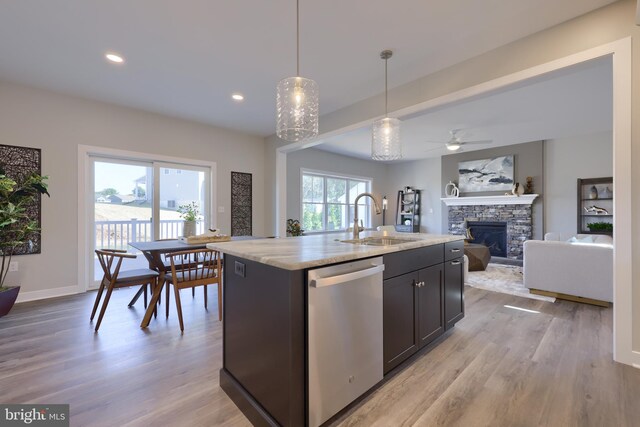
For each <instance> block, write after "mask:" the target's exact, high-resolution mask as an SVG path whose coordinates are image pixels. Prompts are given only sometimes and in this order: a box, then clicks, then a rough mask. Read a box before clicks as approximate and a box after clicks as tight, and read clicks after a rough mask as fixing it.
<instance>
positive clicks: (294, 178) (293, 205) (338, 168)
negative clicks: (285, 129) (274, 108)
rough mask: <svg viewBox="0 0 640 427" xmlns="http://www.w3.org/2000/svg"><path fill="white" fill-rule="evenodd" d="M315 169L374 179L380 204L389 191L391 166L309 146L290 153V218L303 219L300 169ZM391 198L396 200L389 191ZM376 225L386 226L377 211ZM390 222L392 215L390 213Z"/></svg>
mask: <svg viewBox="0 0 640 427" xmlns="http://www.w3.org/2000/svg"><path fill="white" fill-rule="evenodd" d="M301 168H304V169H313V170H318V171H323V172H333V173H336V174H340V175H347V176H357V177H363V178H371V180H372V182H371V193H372V194H373V195H374V196H375V198H376V200H377V201H378V203H379V204H381V203H382V196H383V195H385V191H386V190H387V187H386V182H387V165H386V164H384V163H379V162H374V161H373V160H363V159H356V158H353V157H347V156H342V155H339V154H335V153H329V152H327V151H322V150H317V149H315V148H308V149H306V150H300V151H296V152H293V153H289V154H288V155H287V218H294V219H300V218H301V216H302V215H301V212H300V208H301V201H300V185H301V184H300V169H301ZM387 198H389V199H392V198H393V196H392V197H389V195H388V194H387ZM371 220H372V221H371V223H372V226H373V227H377V226H378V225H382V215H376V214H375V211H373V215H372V218H371ZM387 223H389V217H388V216H387Z"/></svg>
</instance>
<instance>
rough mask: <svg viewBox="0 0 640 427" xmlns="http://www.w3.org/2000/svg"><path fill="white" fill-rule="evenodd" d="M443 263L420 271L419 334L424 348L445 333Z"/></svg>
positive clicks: (420, 343) (420, 342)
mask: <svg viewBox="0 0 640 427" xmlns="http://www.w3.org/2000/svg"><path fill="white" fill-rule="evenodd" d="M442 273H443V269H442V264H438V265H434V266H432V267H429V268H424V269H422V270H420V271H419V272H418V276H419V279H418V280H419V282H418V283H419V285H420V286H418V287H417V291H418V292H417V293H418V296H417V301H418V316H417V319H418V328H417V329H418V334H419V341H418V342H419V347H420V348H422V347H424V346H425V345H427V344H429V343H430V342H431V341H433V340H434V339H436V338H437V337H439V336H440V335H442V334H443V333H444V316H443V314H444V313H443V312H442V301H443V292H444V283H443V280H442V279H443V277H442Z"/></svg>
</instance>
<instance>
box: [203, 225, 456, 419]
mask: <svg viewBox="0 0 640 427" xmlns="http://www.w3.org/2000/svg"><path fill="white" fill-rule="evenodd" d="M350 239H351V237H350V235H348V234H347V233H341V234H340V233H339V234H323V235H313V236H304V237H294V238H283V239H258V240H246V241H238V242H225V243H212V244H209V245H207V246H208V247H209V248H211V249H216V250H219V251H221V252H223V253H224V280H223V281H224V291H223V301H224V303H223V310H224V311H223V319H224V323H223V368H222V369H221V370H220V385H221V387H222V388H223V390H224V391H225V392H226V393H227V394H228V395H229V396H230V397H231V399H232V400H233V401H234V402H235V403H236V405H237V406H238V407H239V408H240V409H241V410H242V411H243V413H244V414H245V415H246V416H247V418H249V420H250V421H251V422H252V423H253V424H254V425H282V426H304V425H312V426H316V425H319V424H321V423H323V422H325V421H326V420H327V419H329V418H330V416H332V415H334V414H335V413H336V412H338V411H340V410H341V409H342V408H344V406H346V405H348V404H349V403H350V402H351V401H352V400H354V399H355V398H357V396H359V395H360V394H362V393H364V392H366V391H367V390H368V389H369V388H371V387H372V386H374V385H375V384H376V383H377V382H379V380H382V378H383V375H387V374H388V373H389V372H390V371H392V370H393V369H394V368H395V367H397V366H399V365H400V364H402V363H403V362H405V361H406V360H407V359H408V358H409V357H411V356H412V355H414V354H415V353H416V352H418V351H419V350H421V349H422V348H424V347H425V346H427V345H428V344H430V343H432V342H433V341H434V340H435V339H436V338H438V337H440V336H441V335H442V334H443V333H444V332H445V331H446V330H447V329H450V328H451V327H453V325H454V324H455V323H456V322H457V321H458V320H460V319H461V318H462V317H463V316H464V301H463V289H464V284H463V271H462V269H463V262H462V255H463V240H462V237H461V236H450V235H430V234H406V233H398V234H395V233H394V234H389V233H379V232H365V233H362V235H361V240H360V241H359V242H356V243H354V242H348V241H349V240H350ZM345 241H347V242H345ZM361 243H366V244H361ZM364 264H366V266H367V269H366V270H367V271H371V273H368V272H365V270H363V269H362V267H360V266H361V265H364ZM329 269H334V270H335V271H338V272H339V273H340V274H339V277H342V278H350V279H353V280H351V281H349V282H341V283H338V284H337V285H336V282H335V280H334V279H333V278H332V277H325V276H326V274H325V276H323V273H321V272H324V271H329ZM374 273H375V274H374ZM365 274H366V275H367V276H370V277H368V278H366V279H364V278H362V277H364V275H365ZM335 277H338V276H335ZM355 284H358V285H357V286H358V287H356V285H355ZM333 285H336V286H333ZM349 289H351V290H349ZM358 289H361V290H358ZM365 289H366V290H367V291H366V292H364V290H365ZM328 292H331V294H329V293H328ZM339 292H343V293H339ZM322 295H330V296H328V297H323V296H322ZM359 300H360V302H359V307H357V306H355V305H348V304H358V301H359ZM350 301H351V302H350ZM354 313H355V314H354ZM331 325H333V327H334V329H331ZM336 327H337V328H338V329H336ZM336 331H337V332H336ZM372 331H375V333H373V332H372ZM327 343H331V345H330V348H328V345H327ZM351 347H354V348H351ZM356 347H357V348H356ZM352 350H353V351H352ZM327 355H328V356H329V357H327ZM327 359H331V363H330V364H329V366H328V368H327V363H326V361H327ZM350 359H353V360H351V362H349V360H350ZM354 360H355V364H356V365H358V366H356V367H355V368H353V365H354ZM349 363H351V365H349ZM343 365H344V366H343ZM359 365H362V366H359ZM327 369H328V370H327ZM349 369H354V371H353V373H352V372H351V371H349ZM359 369H360V370H359ZM365 370H366V371H368V373H367V372H364V371H365ZM372 370H373V371H376V372H375V373H376V375H378V376H377V377H375V376H374V377H371V376H370V375H369V374H370V373H371V371H372ZM365 377H369V378H370V379H369V380H368V381H369V382H368V383H366V382H364V378H365ZM371 378H373V379H371ZM335 396H337V397H340V398H341V399H342V400H339V399H338V400H337V401H335V400H336V399H335V398H334V397H335ZM329 397H330V398H329ZM345 399H346V400H345Z"/></svg>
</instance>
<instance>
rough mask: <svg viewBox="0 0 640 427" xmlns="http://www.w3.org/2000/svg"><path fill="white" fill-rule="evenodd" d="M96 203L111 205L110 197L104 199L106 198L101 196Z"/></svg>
mask: <svg viewBox="0 0 640 427" xmlns="http://www.w3.org/2000/svg"><path fill="white" fill-rule="evenodd" d="M96 202H98V203H111V200H109V198H108V197H104V196H100V197H98V198H97V199H96Z"/></svg>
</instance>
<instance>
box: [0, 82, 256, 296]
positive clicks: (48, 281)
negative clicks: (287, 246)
mask: <svg viewBox="0 0 640 427" xmlns="http://www.w3.org/2000/svg"><path fill="white" fill-rule="evenodd" d="M0 144H8V145H18V146H26V147H36V148H41V149H42V172H43V174H45V175H49V177H50V179H49V183H50V188H49V190H50V191H49V192H50V193H51V198H50V199H49V198H46V197H45V198H43V202H42V227H43V231H42V253H41V254H38V255H25V256H20V257H18V258H17V259H16V260H17V261H19V264H20V271H19V272H18V273H16V274H12V275H10V276H9V277H8V279H7V280H8V282H7V284H9V285H11V284H16V285H17V284H19V285H21V286H22V289H21V295H22V299H24V298H25V296H26V297H29V295H28V294H27V293H29V292H35V293H33V294H31V297H45V296H52V295H56V294H63V293H69V292H70V291H73V289H74V288H75V287H77V285H78V278H77V277H76V276H77V272H78V265H77V264H78V261H77V258H78V257H77V251H78V245H77V241H78V237H77V236H78V226H77V224H78V213H77V212H78V207H77V206H78V196H77V188H78V182H77V180H78V167H77V163H78V162H77V153H78V145H79V144H82V145H92V146H101V147H110V148H117V149H121V150H129V151H137V152H144V153H157V154H160V155H164V156H176V157H181V158H192V159H201V160H207V161H214V162H217V180H216V181H217V182H216V184H217V185H216V187H217V188H216V191H217V201H218V206H224V207H225V208H226V209H225V213H224V214H217V215H218V217H217V224H218V226H219V227H220V228H221V229H222V231H223V232H229V230H230V203H231V195H230V192H231V183H230V175H231V171H239V172H249V173H253V174H254V177H253V186H254V190H253V197H254V198H253V220H254V234H256V235H262V234H263V233H264V224H263V216H262V210H263V207H264V140H263V139H262V138H258V137H253V136H248V135H244V134H241V133H239V132H234V131H229V130H225V129H220V128H215V127H212V126H207V125H204V124H199V123H194V122H189V121H185V120H180V119H174V118H170V117H166V116H162V115H158V114H152V113H147V112H143V111H140V110H135V109H130V108H124V107H118V106H114V105H110V104H105V103H100V102H94V101H89V100H83V99H80V98H75V97H71V96H66V95H60V94H57V93H53V92H48V91H44V90H39V89H33V88H27V87H24V86H19V85H14V84H8V83H0Z"/></svg>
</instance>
